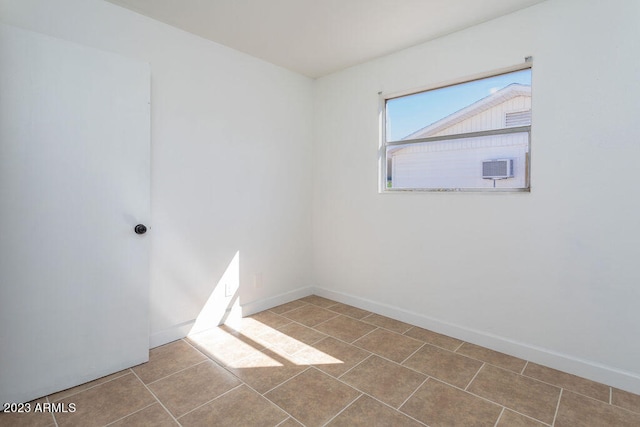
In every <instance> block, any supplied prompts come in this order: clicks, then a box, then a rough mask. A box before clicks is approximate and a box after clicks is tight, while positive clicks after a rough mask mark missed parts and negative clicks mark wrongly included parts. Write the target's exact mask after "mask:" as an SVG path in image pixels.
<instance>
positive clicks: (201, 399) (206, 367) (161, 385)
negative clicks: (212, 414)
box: [149, 361, 240, 417]
mask: <svg viewBox="0 0 640 427" xmlns="http://www.w3.org/2000/svg"><path fill="white" fill-rule="evenodd" d="M239 384H240V381H239V380H238V379H237V378H236V377H234V376H233V375H231V374H230V373H229V372H227V371H226V370H225V369H224V368H222V367H220V366H219V365H218V364H216V363H214V362H212V361H206V362H202V363H200V364H198V365H195V366H192V367H190V368H188V369H185V370H184V371H180V372H178V373H175V374H173V375H170V376H168V377H166V378H164V379H161V380H160V381H156V382H154V383H151V384H149V388H150V389H151V391H153V393H154V394H155V395H156V396H157V397H158V399H159V400H160V401H161V402H162V404H163V405H164V406H165V407H166V408H167V409H168V410H169V411H171V413H172V414H173V416H175V417H179V416H181V415H183V414H184V413H186V412H188V411H190V410H192V409H194V408H196V407H198V406H200V405H202V404H204V403H206V402H208V401H210V400H211V399H214V398H216V397H218V396H220V395H221V394H222V393H224V392H227V391H229V390H231V389H232V388H234V387H236V386H238V385H239Z"/></svg>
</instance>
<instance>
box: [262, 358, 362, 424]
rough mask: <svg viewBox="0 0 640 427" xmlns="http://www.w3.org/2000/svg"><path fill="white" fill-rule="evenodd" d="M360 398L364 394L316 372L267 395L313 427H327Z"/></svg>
mask: <svg viewBox="0 0 640 427" xmlns="http://www.w3.org/2000/svg"><path fill="white" fill-rule="evenodd" d="M358 396H360V392H358V391H356V390H354V389H353V388H351V387H349V386H347V385H345V384H343V383H341V382H340V381H338V380H336V379H334V378H332V377H330V376H329V375H327V374H325V373H323V372H320V371H319V370H317V369H315V368H309V369H308V370H306V371H305V372H303V373H301V374H300V375H298V376H296V377H295V378H292V379H291V380H289V381H287V382H286V383H284V384H282V385H280V386H278V387H276V388H275V389H273V390H271V391H270V392H268V393H267V394H265V397H267V398H268V399H269V400H271V401H272V402H274V403H275V404H277V405H278V406H280V407H281V408H283V409H284V410H285V411H287V412H288V413H289V414H291V415H292V416H294V417H295V418H296V419H297V420H299V421H300V422H302V423H303V424H304V425H305V426H309V427H313V426H321V425H324V424H325V423H327V422H328V421H329V420H331V419H332V418H333V417H334V416H335V415H337V414H338V413H339V412H340V411H341V410H342V409H344V408H345V407H346V406H347V405H349V404H350V403H351V402H353V401H354V400H355V399H356V398H357V397H358Z"/></svg>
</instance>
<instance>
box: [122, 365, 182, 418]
mask: <svg viewBox="0 0 640 427" xmlns="http://www.w3.org/2000/svg"><path fill="white" fill-rule="evenodd" d="M132 373H133V375H135V377H136V378H137V379H138V381H140V382H141V383H142V385H143V386H144V388H146V389H147V391H148V392H149V393H151V395H152V396H153V397H154V399H156V401H157V402H158V403H159V404H160V406H162V407H163V408H164V410H165V411H167V413H168V414H169V416H170V417H171V418H172V419H173V421H175V422H176V424H178V425H179V426H181V425H182V424H180V422H179V421H178V419H177V418H176V417H174V416H173V414H172V413H171V411H170V410H169V408H167V407H166V406H164V403H162V401H160V399H159V398H158V396H156V394H155V393H154V392H153V391H152V390H151V389H150V388H149V386H148V385H146V384H145V383H144V381H142V379H140V377H139V376H138V374H136V373H135V372H133V370H132Z"/></svg>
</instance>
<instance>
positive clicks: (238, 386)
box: [176, 383, 244, 419]
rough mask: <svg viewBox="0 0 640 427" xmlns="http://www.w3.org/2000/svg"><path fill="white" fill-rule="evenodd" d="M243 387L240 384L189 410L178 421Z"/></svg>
mask: <svg viewBox="0 0 640 427" xmlns="http://www.w3.org/2000/svg"><path fill="white" fill-rule="evenodd" d="M243 385H244V383H240V384H238V385H237V386H235V387H233V388H230V389H229V390H227V391H225V392H224V393H222V394H220V395H218V396H216V397H214V398H213V399H211V400H208V401H206V402H204V403H203V404H201V405H198V406H196V407H195V408H193V409H189V410H188V411H187V412H185V413H184V414H182V415H180V416H179V417H176V419H177V418H182V417H184V416H185V415H187V414H190V413H192V412H193V411H195V410H196V409H200V408H202V407H203V406H206V405H208V404H209V403H211V402H213V401H215V400H218V399H219V398H221V397H222V396H226V395H227V394H229V393H231V392H232V391H234V390H237V389H239V388H240V387H242V386H243Z"/></svg>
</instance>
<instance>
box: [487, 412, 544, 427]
mask: <svg viewBox="0 0 640 427" xmlns="http://www.w3.org/2000/svg"><path fill="white" fill-rule="evenodd" d="M545 426H546V424H543V423H541V422H540V421H536V420H534V419H533V418H529V417H525V416H524V415H522V414H518V413H516V412H513V411H511V410H509V409H505V410H504V412H503V413H502V416H501V417H500V420H499V421H498V424H496V427H545Z"/></svg>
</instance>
